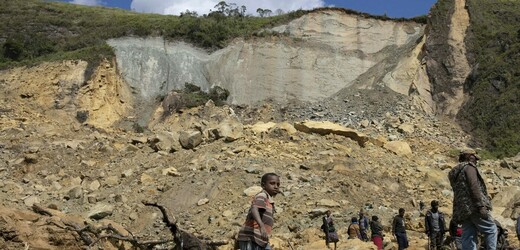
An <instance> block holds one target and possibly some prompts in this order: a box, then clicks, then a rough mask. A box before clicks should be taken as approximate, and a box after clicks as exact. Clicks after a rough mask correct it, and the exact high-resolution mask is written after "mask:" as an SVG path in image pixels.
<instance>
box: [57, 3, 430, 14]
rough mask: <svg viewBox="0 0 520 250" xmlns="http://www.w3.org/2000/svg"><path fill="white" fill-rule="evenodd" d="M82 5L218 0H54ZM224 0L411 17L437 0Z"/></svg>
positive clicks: (149, 8) (196, 7) (146, 7)
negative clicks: (341, 9)
mask: <svg viewBox="0 0 520 250" xmlns="http://www.w3.org/2000/svg"><path fill="white" fill-rule="evenodd" d="M55 1H61V2H72V3H76V4H83V5H102V6H108V7H117V8H123V9H133V10H135V11H138V12H151V13H159V14H173V15H177V14H178V13H180V12H181V11H185V10H186V9H189V10H192V11H197V12H198V13H199V14H204V13H207V12H209V10H210V9H213V6H215V4H216V3H218V2H219V1H220V0H55ZM226 2H227V3H237V4H238V5H245V6H246V7H247V9H248V12H250V13H254V11H256V9H257V8H263V9H270V10H272V11H275V10H276V9H282V10H284V11H286V12H287V11H291V10H296V9H299V8H302V9H312V8H316V7H323V6H335V7H342V8H348V9H353V10H357V11H361V12H367V13H370V14H374V15H383V14H386V15H388V16H390V17H414V16H419V15H425V14H427V13H428V11H429V9H430V8H431V7H432V5H433V4H434V3H435V2H437V0H234V1H233V0H228V1H226Z"/></svg>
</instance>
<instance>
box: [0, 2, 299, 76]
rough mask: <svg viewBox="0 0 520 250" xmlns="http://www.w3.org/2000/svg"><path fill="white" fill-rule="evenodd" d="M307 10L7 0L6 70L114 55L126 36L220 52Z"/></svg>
mask: <svg viewBox="0 0 520 250" xmlns="http://www.w3.org/2000/svg"><path fill="white" fill-rule="evenodd" d="M304 13H306V11H301V10H300V11H295V12H291V13H288V14H285V15H280V16H273V17H264V18H260V17H252V16H242V15H239V14H237V15H235V16H226V15H225V14H222V13H220V12H213V13H212V14H210V15H209V16H206V17H199V18H197V17H195V16H194V15H193V13H188V15H183V16H171V15H157V14H142V13H135V12H131V11H126V10H121V9H113V8H104V7H87V6H81V5H73V4H67V3H58V2H43V1H39V0H8V1H2V8H0V45H1V46H0V49H1V50H0V68H6V67H11V66H16V65H25V64H31V63H38V62H42V61H53V60H64V59H83V60H87V61H99V59H101V58H110V57H112V56H113V52H112V50H111V48H110V47H109V46H108V45H106V43H105V41H106V40H107V39H110V38H117V37H123V36H140V37H146V36H162V37H166V38H171V39H182V40H186V41H188V42H190V43H192V44H194V45H197V46H200V47H203V48H208V49H214V48H221V47H224V46H225V44H226V42H227V41H229V39H231V38H234V37H238V36H242V37H249V36H252V35H253V33H254V32H255V31H258V30H260V29H261V28H262V27H268V26H273V25H276V24H279V23H282V22H286V21H288V20H291V19H294V18H297V17H299V16H301V15H303V14H304Z"/></svg>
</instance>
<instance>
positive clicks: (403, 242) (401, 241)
mask: <svg viewBox="0 0 520 250" xmlns="http://www.w3.org/2000/svg"><path fill="white" fill-rule="evenodd" d="M392 233H393V234H394V235H395V238H396V239H397V245H398V249H399V250H403V249H406V248H408V237H407V236H406V226H405V224H404V208H399V214H398V215H396V216H395V217H394V221H393V222H392Z"/></svg>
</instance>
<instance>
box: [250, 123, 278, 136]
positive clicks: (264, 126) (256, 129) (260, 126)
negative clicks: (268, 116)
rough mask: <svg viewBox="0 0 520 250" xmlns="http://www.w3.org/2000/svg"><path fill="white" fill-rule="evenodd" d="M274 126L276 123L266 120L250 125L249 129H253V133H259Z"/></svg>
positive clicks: (265, 131)
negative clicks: (266, 121) (265, 121)
mask: <svg viewBox="0 0 520 250" xmlns="http://www.w3.org/2000/svg"><path fill="white" fill-rule="evenodd" d="M275 126H276V123H274V122H268V123H264V122H257V123H255V124H254V125H252V126H251V131H253V133H255V134H257V135H259V134H262V133H267V132H268V131H269V130H270V129H272V128H274V127H275Z"/></svg>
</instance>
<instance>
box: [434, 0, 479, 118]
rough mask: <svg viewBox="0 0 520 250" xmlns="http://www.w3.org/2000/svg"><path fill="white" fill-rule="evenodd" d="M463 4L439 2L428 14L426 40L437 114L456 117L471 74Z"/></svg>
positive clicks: (460, 0)
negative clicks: (465, 42) (428, 24)
mask: <svg viewBox="0 0 520 250" xmlns="http://www.w3.org/2000/svg"><path fill="white" fill-rule="evenodd" d="M465 5H466V1H465V0H441V1H439V2H438V3H437V4H436V5H435V6H434V8H433V9H432V11H431V15H430V26H429V27H430V31H429V32H428V36H427V40H426V51H427V60H426V65H427V68H428V75H429V76H430V79H431V85H432V86H433V89H432V95H433V100H434V101H435V103H436V104H437V112H438V113H440V114H445V115H448V116H450V117H455V116H456V115H457V113H458V112H459V110H460V108H461V106H462V104H463V103H464V101H465V98H466V97H465V95H464V82H465V81H466V78H467V77H468V75H469V73H470V72H471V67H470V66H469V63H468V60H467V58H466V46H465V44H464V38H465V36H466V30H467V28H468V26H469V14H468V11H467V9H466V8H465Z"/></svg>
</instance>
